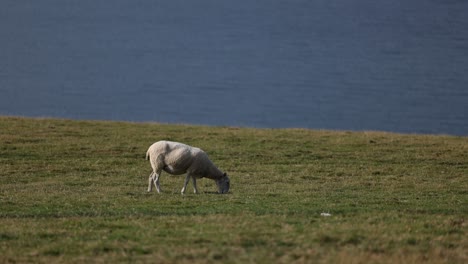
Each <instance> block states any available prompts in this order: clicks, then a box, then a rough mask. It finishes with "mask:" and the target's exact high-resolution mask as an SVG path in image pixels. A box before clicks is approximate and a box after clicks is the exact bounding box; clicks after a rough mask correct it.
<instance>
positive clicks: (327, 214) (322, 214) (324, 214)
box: [320, 213, 331, 216]
mask: <svg viewBox="0 0 468 264" xmlns="http://www.w3.org/2000/svg"><path fill="white" fill-rule="evenodd" d="M320 215H321V216H331V214H330V213H321V214H320Z"/></svg>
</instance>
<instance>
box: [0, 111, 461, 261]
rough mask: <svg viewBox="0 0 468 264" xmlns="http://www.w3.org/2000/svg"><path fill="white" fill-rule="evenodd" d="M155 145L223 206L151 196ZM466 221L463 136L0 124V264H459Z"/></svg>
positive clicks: (173, 179)
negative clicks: (200, 166) (174, 144)
mask: <svg viewBox="0 0 468 264" xmlns="http://www.w3.org/2000/svg"><path fill="white" fill-rule="evenodd" d="M161 139H166V140H174V141H181V142H184V143H187V144H191V145H194V146H197V147H200V148H202V149H204V150H205V151H206V152H207V153H208V154H209V155H210V157H211V159H212V160H213V161H214V163H216V164H217V165H218V167H220V168H221V169H222V170H224V171H227V172H228V174H229V175H230V178H231V190H230V192H229V194H226V195H219V194H216V193H215V191H216V190H217V189H216V186H215V184H214V182H213V181H211V180H208V179H201V180H199V181H198V185H199V186H198V187H199V191H200V192H201V193H200V194H193V193H192V190H193V189H192V186H191V185H189V188H188V191H187V194H185V195H181V194H180V189H181V188H182V185H183V179H184V177H182V176H170V175H168V174H163V175H162V176H161V187H162V189H163V191H164V193H162V194H157V193H155V192H153V193H147V192H146V188H147V182H148V175H149V174H150V172H151V168H150V165H149V162H148V161H146V160H145V159H144V157H145V153H146V150H147V148H148V147H149V146H150V145H151V144H152V143H153V142H155V141H158V140H161ZM321 213H329V214H331V215H330V216H321ZM467 216H468V137H454V136H429V135H401V134H392V133H380V132H337V131H314V130H304V129H248V128H232V127H204V126H189V125H166V124H151V123H125V122H94V121H70V120H58V119H27V118H14V117H0V263H23V262H34V263H90V262H92V263H116V262H132V263H144V262H147V263H218V262H219V263H272V262H273V263H423V262H424V263H467V262H468V232H467V225H468V224H467Z"/></svg>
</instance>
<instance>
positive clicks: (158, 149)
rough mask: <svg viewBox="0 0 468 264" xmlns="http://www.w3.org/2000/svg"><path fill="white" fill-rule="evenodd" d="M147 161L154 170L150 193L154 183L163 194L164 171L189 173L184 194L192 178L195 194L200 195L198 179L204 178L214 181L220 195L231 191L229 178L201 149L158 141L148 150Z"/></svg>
mask: <svg viewBox="0 0 468 264" xmlns="http://www.w3.org/2000/svg"><path fill="white" fill-rule="evenodd" d="M146 159H147V160H148V159H149V160H150V163H151V167H152V168H153V172H151V174H150V175H149V179H148V192H151V191H152V189H153V184H152V183H154V185H155V186H156V190H157V191H158V193H160V192H161V188H160V186H159V178H160V176H161V173H162V171H163V170H164V171H165V172H167V173H169V174H172V175H181V174H184V173H187V176H186V177H185V182H184V187H183V188H182V191H181V193H182V194H183V193H185V189H186V188H187V184H188V182H189V180H190V178H192V183H193V189H194V192H195V193H198V190H197V180H196V179H197V178H203V177H205V178H208V179H212V180H214V181H215V182H216V185H217V186H218V190H219V193H227V192H228V191H229V177H228V176H227V175H226V173H223V172H221V171H220V170H219V169H218V168H217V167H216V166H215V165H214V164H213V162H211V160H210V159H209V158H208V155H207V154H206V153H205V152H204V151H203V150H201V149H199V148H195V147H192V146H188V145H185V144H182V143H178V142H171V141H158V142H156V143H154V144H153V145H151V146H150V147H149V148H148V151H147V152H146Z"/></svg>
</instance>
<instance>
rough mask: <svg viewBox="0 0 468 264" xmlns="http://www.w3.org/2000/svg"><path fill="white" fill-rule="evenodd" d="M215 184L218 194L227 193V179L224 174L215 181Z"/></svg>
mask: <svg viewBox="0 0 468 264" xmlns="http://www.w3.org/2000/svg"><path fill="white" fill-rule="evenodd" d="M216 184H217V185H218V190H219V193H227V192H229V185H230V183H229V177H228V176H227V174H226V173H224V176H223V177H222V178H221V179H219V180H218V181H216Z"/></svg>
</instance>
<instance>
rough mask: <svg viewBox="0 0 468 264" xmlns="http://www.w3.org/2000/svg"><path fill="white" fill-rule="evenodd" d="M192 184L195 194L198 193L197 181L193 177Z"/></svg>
mask: <svg viewBox="0 0 468 264" xmlns="http://www.w3.org/2000/svg"><path fill="white" fill-rule="evenodd" d="M192 183H193V193H198V189H197V179H196V178H195V177H192Z"/></svg>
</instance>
